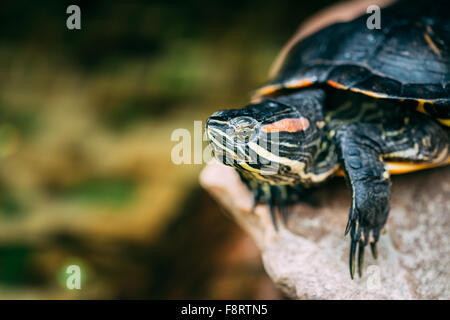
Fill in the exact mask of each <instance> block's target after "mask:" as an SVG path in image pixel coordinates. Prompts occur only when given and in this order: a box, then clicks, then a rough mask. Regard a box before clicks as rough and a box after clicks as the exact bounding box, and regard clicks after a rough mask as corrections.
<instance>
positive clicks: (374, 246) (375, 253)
mask: <svg viewBox="0 0 450 320" xmlns="http://www.w3.org/2000/svg"><path fill="white" fill-rule="evenodd" d="M370 251H372V257H373V258H374V259H375V260H376V259H378V248H377V243H376V242H375V241H374V242H371V243H370Z"/></svg>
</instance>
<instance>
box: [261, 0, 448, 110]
mask: <svg viewBox="0 0 450 320" xmlns="http://www.w3.org/2000/svg"><path fill="white" fill-rule="evenodd" d="M368 17H369V14H368V15H363V16H360V17H359V18H356V19H354V20H352V21H349V22H343V23H335V24H332V25H330V26H328V27H326V28H323V29H322V30H320V31H318V32H316V33H314V34H312V35H310V36H308V37H307V38H305V39H302V40H300V41H299V42H297V43H296V44H294V45H293V46H292V47H291V49H290V51H289V52H288V54H287V55H286V57H285V59H284V61H283V62H282V65H281V68H280V69H279V71H278V72H277V74H276V75H275V77H274V78H273V80H272V81H270V82H269V83H268V84H267V85H265V86H263V87H262V88H261V89H259V90H258V91H257V92H256V95H255V97H256V98H262V97H264V96H267V95H272V94H274V93H277V92H278V91H280V90H282V89H292V88H301V87H306V86H310V85H313V84H328V85H330V86H332V87H335V88H337V89H342V90H351V91H355V92H360V93H362V94H365V95H369V96H372V97H377V98H389V99H398V100H414V101H417V102H418V104H419V107H420V108H421V109H422V110H419V111H425V113H430V114H433V115H434V116H436V117H438V118H444V119H448V118H450V3H447V0H435V1H433V2H432V3H430V2H429V1H428V2H426V1H421V0H415V1H400V2H397V3H395V4H394V5H391V6H389V7H386V8H383V9H381V29H369V28H368V27H367V19H368ZM424 107H425V108H426V109H427V110H423V109H424ZM418 109H419V108H418Z"/></svg>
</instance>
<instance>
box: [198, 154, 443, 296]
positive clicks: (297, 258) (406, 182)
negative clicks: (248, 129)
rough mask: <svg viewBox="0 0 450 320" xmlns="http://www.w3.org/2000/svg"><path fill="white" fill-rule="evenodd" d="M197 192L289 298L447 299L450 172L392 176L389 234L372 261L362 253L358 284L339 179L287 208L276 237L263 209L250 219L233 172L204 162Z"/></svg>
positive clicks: (346, 194) (246, 195)
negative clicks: (223, 215) (246, 239)
mask: <svg viewBox="0 0 450 320" xmlns="http://www.w3.org/2000/svg"><path fill="white" fill-rule="evenodd" d="M200 183H201V185H202V186H203V187H204V188H205V189H206V190H207V191H208V192H209V193H210V194H211V195H212V196H213V198H215V199H216V200H217V201H218V202H219V203H220V204H221V205H222V206H223V207H224V208H225V209H226V210H227V211H228V212H229V213H231V215H232V216H233V217H234V219H235V221H236V222H237V223H238V224H239V225H240V226H241V227H242V228H243V229H244V230H245V231H246V232H247V233H248V234H250V235H251V237H252V238H253V240H254V241H255V243H256V244H257V246H258V248H259V250H260V252H261V256H262V261H263V264H264V268H265V270H266V271H267V273H268V275H269V276H270V277H271V279H272V280H273V281H274V282H275V284H276V285H277V286H278V287H279V288H280V289H281V290H282V291H283V292H284V293H285V294H286V295H287V296H288V297H290V298H293V299H449V298H450V268H449V266H450V232H449V230H450V167H446V168H436V169H432V170H427V171H421V172H415V173H410V174H406V175H402V176H393V177H392V200H391V212H390V215H389V219H388V223H387V226H386V230H387V232H386V233H385V234H383V235H381V237H380V241H379V244H378V252H379V256H378V259H377V260H374V259H373V257H372V256H371V253H370V250H369V248H366V255H365V265H364V272H363V276H362V278H358V276H357V275H355V279H354V280H351V278H350V274H349V270H348V255H349V237H344V229H345V225H346V222H347V217H348V211H349V207H350V201H351V195H350V191H349V189H348V187H347V186H346V184H345V180H344V179H343V178H340V177H336V178H333V179H331V180H330V181H329V182H327V183H325V184H323V185H321V186H319V187H317V188H314V189H313V190H311V192H310V193H309V195H308V199H305V202H301V203H298V204H295V205H293V206H291V207H290V208H289V214H288V219H287V225H286V226H283V224H282V223H279V225H280V230H279V231H278V233H277V232H275V230H274V228H273V226H272V223H271V219H270V215H269V208H268V206H267V205H258V206H257V207H256V209H255V212H254V213H252V212H251V211H252V205H253V198H252V195H251V193H250V191H249V190H248V189H247V187H246V186H245V185H244V184H243V183H242V181H241V180H240V178H239V176H238V174H237V173H236V172H235V170H234V169H233V168H231V167H227V166H224V165H222V164H219V163H217V162H212V163H209V164H208V165H207V166H206V167H205V168H204V169H203V171H202V173H201V175H200Z"/></svg>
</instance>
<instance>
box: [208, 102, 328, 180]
mask: <svg viewBox="0 0 450 320" xmlns="http://www.w3.org/2000/svg"><path fill="white" fill-rule="evenodd" d="M303 102H304V103H302V101H301V99H300V100H296V104H295V105H294V104H289V103H286V102H282V101H280V99H278V98H275V99H268V100H264V101H262V102H260V103H255V104H250V105H248V106H246V107H245V108H243V109H234V110H222V111H218V112H215V113H214V114H212V115H211V117H210V118H209V119H208V120H207V122H206V134H207V138H208V140H209V142H210V144H211V146H212V149H213V152H214V155H215V157H216V158H217V159H218V160H219V161H221V162H223V163H224V164H226V165H229V166H232V167H235V168H237V169H238V170H240V171H241V172H244V173H246V174H250V175H252V176H253V177H254V178H256V179H258V180H262V181H265V182H269V183H274V184H291V183H294V180H296V181H297V182H298V180H299V179H301V178H302V176H304V174H306V173H305V172H306V170H307V168H308V167H309V166H310V165H311V162H312V159H313V158H314V155H315V154H316V152H317V148H318V144H320V136H321V133H320V128H319V127H318V126H317V125H316V120H315V119H314V117H315V116H314V113H313V112H311V110H314V108H312V106H311V105H309V104H311V103H313V101H312V100H311V99H305V101H303Z"/></svg>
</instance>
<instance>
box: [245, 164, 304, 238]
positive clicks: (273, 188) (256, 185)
mask: <svg viewBox="0 0 450 320" xmlns="http://www.w3.org/2000/svg"><path fill="white" fill-rule="evenodd" d="M238 173H239V175H240V177H241V180H242V181H243V182H244V183H245V185H246V186H247V188H249V190H250V191H251V192H252V194H253V200H254V202H253V209H252V211H254V210H255V207H256V205H258V204H267V205H268V206H269V209H270V216H271V219H272V223H273V226H274V229H275V230H277V231H278V220H279V219H278V218H277V213H279V214H280V215H281V218H282V222H283V223H284V224H285V225H286V223H287V215H288V212H287V211H288V206H289V205H290V204H292V203H295V202H297V201H298V199H299V198H301V197H302V195H304V193H305V190H304V188H302V187H301V186H300V185H296V186H286V185H270V184H268V183H263V182H260V181H257V180H255V179H252V178H248V177H246V176H245V175H244V174H242V172H240V171H238Z"/></svg>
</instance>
